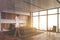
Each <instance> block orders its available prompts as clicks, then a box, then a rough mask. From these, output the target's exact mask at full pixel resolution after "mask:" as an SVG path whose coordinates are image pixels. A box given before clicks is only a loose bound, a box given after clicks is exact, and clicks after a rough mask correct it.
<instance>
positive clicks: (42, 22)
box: [40, 16, 47, 30]
mask: <svg viewBox="0 0 60 40" xmlns="http://www.w3.org/2000/svg"><path fill="white" fill-rule="evenodd" d="M40 30H47V27H46V16H40Z"/></svg>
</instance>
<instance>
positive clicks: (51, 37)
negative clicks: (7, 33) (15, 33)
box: [0, 32, 60, 40]
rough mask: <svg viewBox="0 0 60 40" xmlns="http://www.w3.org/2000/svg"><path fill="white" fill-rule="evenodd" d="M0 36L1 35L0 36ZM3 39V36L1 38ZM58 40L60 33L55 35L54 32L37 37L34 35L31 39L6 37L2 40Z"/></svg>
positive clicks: (59, 39)
mask: <svg viewBox="0 0 60 40" xmlns="http://www.w3.org/2000/svg"><path fill="white" fill-rule="evenodd" d="M0 36H1V35H0ZM2 37H4V36H2ZM5 39H6V40H60V33H55V32H44V33H41V34H38V35H34V36H31V37H27V38H22V39H21V38H18V37H17V38H15V37H11V38H10V37H7V38H4V39H3V40H5ZM0 40H2V39H0Z"/></svg>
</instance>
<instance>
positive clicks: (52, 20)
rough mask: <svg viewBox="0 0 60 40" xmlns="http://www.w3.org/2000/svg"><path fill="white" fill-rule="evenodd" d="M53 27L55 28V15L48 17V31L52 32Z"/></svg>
mask: <svg viewBox="0 0 60 40" xmlns="http://www.w3.org/2000/svg"><path fill="white" fill-rule="evenodd" d="M53 26H57V15H49V16H48V30H52V28H53Z"/></svg>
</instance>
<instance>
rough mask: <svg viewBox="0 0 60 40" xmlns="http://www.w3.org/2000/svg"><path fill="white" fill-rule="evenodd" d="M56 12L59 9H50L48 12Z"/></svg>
mask: <svg viewBox="0 0 60 40" xmlns="http://www.w3.org/2000/svg"><path fill="white" fill-rule="evenodd" d="M55 13H57V9H51V10H48V14H55Z"/></svg>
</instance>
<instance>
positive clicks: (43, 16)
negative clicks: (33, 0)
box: [33, 8, 60, 31]
mask: <svg viewBox="0 0 60 40" xmlns="http://www.w3.org/2000/svg"><path fill="white" fill-rule="evenodd" d="M58 12H59V13H58ZM57 13H58V15H59V17H58V15H57ZM58 19H59V21H58ZM38 20H39V21H38ZM38 23H39V24H40V25H39V24H38ZM47 23H48V24H47ZM58 24H59V25H58ZM33 26H34V27H36V28H38V26H39V27H40V30H47V28H48V30H52V29H53V26H56V30H58V29H57V28H58V27H57V26H59V31H60V8H59V10H58V8H56V9H50V10H47V11H46V10H45V11H40V14H39V15H38V12H34V13H33Z"/></svg>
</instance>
